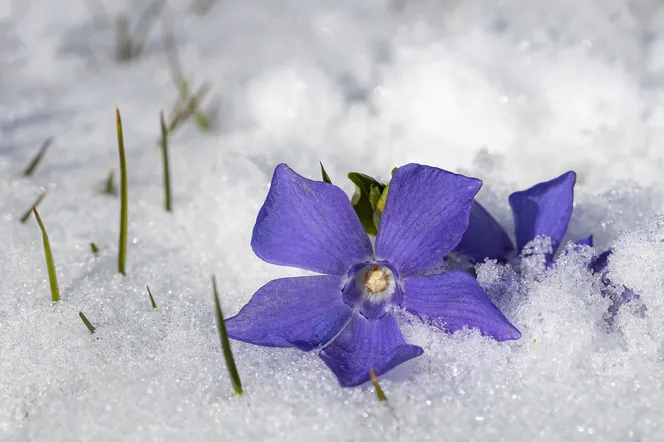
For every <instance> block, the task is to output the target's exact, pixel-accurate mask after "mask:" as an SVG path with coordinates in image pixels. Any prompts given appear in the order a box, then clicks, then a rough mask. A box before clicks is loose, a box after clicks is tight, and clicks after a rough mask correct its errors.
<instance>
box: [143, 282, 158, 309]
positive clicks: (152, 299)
mask: <svg viewBox="0 0 664 442" xmlns="http://www.w3.org/2000/svg"><path fill="white" fill-rule="evenodd" d="M145 287H147V289H148V295H149V296H150V304H152V308H153V309H155V310H157V303H155V302H154V298H153V297H152V291H151V290H150V287H149V286H147V285H146V286H145Z"/></svg>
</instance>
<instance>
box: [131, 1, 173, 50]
mask: <svg viewBox="0 0 664 442" xmlns="http://www.w3.org/2000/svg"><path fill="white" fill-rule="evenodd" d="M165 5H166V2H165V1H164V0H154V1H152V2H151V3H150V4H149V5H148V6H147V8H145V10H144V11H143V13H142V14H141V16H140V17H139V18H138V22H137V23H136V26H135V27H134V31H133V32H132V33H131V39H132V41H133V42H135V43H134V45H133V46H134V48H136V51H135V53H134V56H135V57H137V56H139V55H140V54H141V53H142V52H143V49H144V48H145V42H146V41H147V39H148V35H149V34H150V31H152V27H153V26H154V24H155V23H156V22H157V20H158V19H159V16H160V15H161V13H162V11H163V10H164V6H165Z"/></svg>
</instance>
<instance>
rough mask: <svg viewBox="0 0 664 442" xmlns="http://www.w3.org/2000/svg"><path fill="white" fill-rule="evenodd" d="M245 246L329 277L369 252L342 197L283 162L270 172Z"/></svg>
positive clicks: (262, 255) (271, 259)
mask: <svg viewBox="0 0 664 442" xmlns="http://www.w3.org/2000/svg"><path fill="white" fill-rule="evenodd" d="M251 247H252V248H253V249H254V252H255V253H256V255H257V256H258V257H259V258H261V259H263V260H264V261H267V262H269V263H272V264H277V265H283V266H291V267H298V268H301V269H306V270H312V271H314V272H319V273H325V274H330V275H345V274H346V272H348V269H349V268H350V266H351V265H352V264H354V263H356V262H360V261H364V260H367V259H369V258H370V257H371V256H372V254H373V251H372V248H371V242H370V241H369V237H368V236H367V235H366V233H364V229H363V228H362V224H361V223H360V220H359V219H358V218H357V215H356V214H355V212H354V211H353V207H352V206H351V204H350V200H349V199H348V196H346V194H345V193H344V192H343V191H342V190H341V189H339V188H338V187H336V186H333V185H332V184H328V183H324V182H322V181H312V180H309V179H306V178H304V177H302V176H300V175H298V174H297V173H295V172H294V171H293V170H291V169H290V168H289V167H288V166H287V165H285V164H280V165H278V166H277V168H276V169H275V171H274V176H273V177H272V184H271V186H270V191H269V192H268V195H267V198H266V199H265V203H264V204H263V207H262V208H261V210H260V211H259V212H258V219H257V220H256V225H255V226H254V232H253V236H252V238H251Z"/></svg>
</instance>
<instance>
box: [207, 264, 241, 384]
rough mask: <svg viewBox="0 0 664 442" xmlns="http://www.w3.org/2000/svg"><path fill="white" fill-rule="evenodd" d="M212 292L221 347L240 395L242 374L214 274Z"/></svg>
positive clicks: (233, 382)
mask: <svg viewBox="0 0 664 442" xmlns="http://www.w3.org/2000/svg"><path fill="white" fill-rule="evenodd" d="M212 292H213V294H214V310H215V318H216V319H217V328H218V329H219V338H220V340H221V349H222V350H223V352H224V359H225V360H226V369H227V370H228V374H229V375H230V377H231V383H232V384H233V390H235V394H237V395H238V396H240V395H241V394H242V382H240V375H239V373H238V372H237V367H236V366H235V359H234V358H233V352H232V350H231V343H230V341H229V340H228V332H226V323H225V322H224V315H223V313H222V312H221V304H220V303H219V294H218V292H217V280H216V278H215V277H214V275H212Z"/></svg>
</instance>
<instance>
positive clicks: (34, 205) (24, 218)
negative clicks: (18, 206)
mask: <svg viewBox="0 0 664 442" xmlns="http://www.w3.org/2000/svg"><path fill="white" fill-rule="evenodd" d="M46 193H47V192H46V190H44V191H43V192H41V193H40V194H39V196H38V197H37V199H36V200H35V202H34V203H32V206H30V208H29V209H28V210H26V211H25V213H24V214H23V215H22V216H21V218H20V221H21V224H25V223H26V222H27V221H28V218H30V215H32V211H33V210H34V209H36V208H37V206H39V203H41V202H42V200H43V199H44V197H45V196H46Z"/></svg>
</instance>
